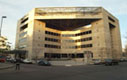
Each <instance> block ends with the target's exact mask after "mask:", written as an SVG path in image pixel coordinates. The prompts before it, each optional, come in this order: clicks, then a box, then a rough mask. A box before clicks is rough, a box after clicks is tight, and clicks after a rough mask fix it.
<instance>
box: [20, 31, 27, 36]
mask: <svg viewBox="0 0 127 80" xmlns="http://www.w3.org/2000/svg"><path fill="white" fill-rule="evenodd" d="M26 34H27V31H26V32H23V33H21V34H19V37H23V36H24V35H26Z"/></svg>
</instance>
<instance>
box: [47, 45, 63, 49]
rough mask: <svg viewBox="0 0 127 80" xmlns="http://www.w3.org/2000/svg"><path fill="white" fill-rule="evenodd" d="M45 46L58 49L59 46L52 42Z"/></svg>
mask: <svg viewBox="0 0 127 80" xmlns="http://www.w3.org/2000/svg"><path fill="white" fill-rule="evenodd" d="M45 47H46V48H56V49H60V48H61V47H60V46H58V45H52V44H45Z"/></svg>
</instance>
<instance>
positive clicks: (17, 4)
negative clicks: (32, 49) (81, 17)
mask: <svg viewBox="0 0 127 80" xmlns="http://www.w3.org/2000/svg"><path fill="white" fill-rule="evenodd" d="M68 6H69V7H85V6H86V7H94V6H95V7H103V8H105V9H106V10H107V11H108V12H110V13H111V14H113V15H114V16H115V17H116V18H118V19H119V23H120V32H121V40H122V47H123V48H124V47H125V44H126V43H127V40H126V39H125V37H126V36H127V0H0V17H1V16H7V18H5V19H4V22H3V26H2V35H3V36H6V37H7V38H8V41H9V42H11V43H12V44H11V46H13V47H14V45H15V37H16V28H17V20H19V19H20V18H21V17H23V16H24V15H25V14H26V13H28V12H29V11H30V10H32V9H33V8H35V7H68Z"/></svg>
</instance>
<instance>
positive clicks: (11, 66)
mask: <svg viewBox="0 0 127 80" xmlns="http://www.w3.org/2000/svg"><path fill="white" fill-rule="evenodd" d="M13 67H14V65H10V66H8V67H1V68H0V70H3V69H9V68H13Z"/></svg>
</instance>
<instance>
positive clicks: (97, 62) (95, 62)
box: [93, 59, 102, 65]
mask: <svg viewBox="0 0 127 80" xmlns="http://www.w3.org/2000/svg"><path fill="white" fill-rule="evenodd" d="M93 63H94V65H99V64H102V62H101V60H100V59H94V60H93Z"/></svg>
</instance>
